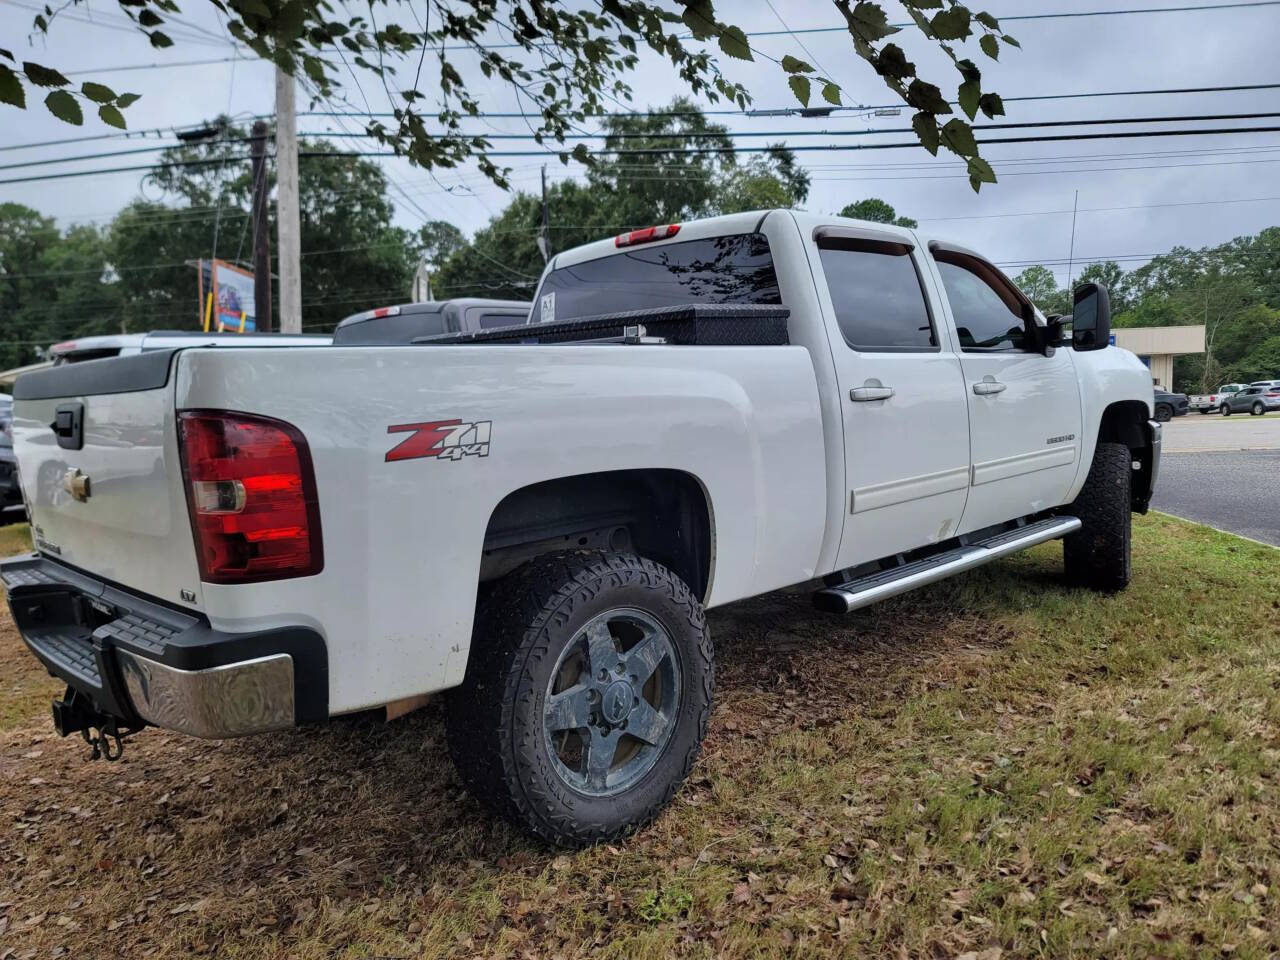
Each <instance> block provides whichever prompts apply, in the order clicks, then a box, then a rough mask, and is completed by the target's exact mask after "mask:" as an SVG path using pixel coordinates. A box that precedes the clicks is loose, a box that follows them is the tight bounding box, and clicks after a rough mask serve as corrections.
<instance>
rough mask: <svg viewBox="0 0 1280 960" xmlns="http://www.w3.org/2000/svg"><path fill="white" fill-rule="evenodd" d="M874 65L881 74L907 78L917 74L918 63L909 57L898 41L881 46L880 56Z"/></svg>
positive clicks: (896, 78)
mask: <svg viewBox="0 0 1280 960" xmlns="http://www.w3.org/2000/svg"><path fill="white" fill-rule="evenodd" d="M872 66H873V67H875V68H876V73H878V74H880V76H882V77H893V78H894V79H895V80H905V79H906V78H907V77H914V76H915V75H916V65H915V64H914V63H912V62H911V61H910V60H908V59H907V55H906V54H905V53H903V51H902V48H901V47H900V46H898V45H897V44H896V43H886V44H885V45H884V46H883V47H881V48H880V56H879V57H877V58H876V61H875V62H874V63H873V64H872Z"/></svg>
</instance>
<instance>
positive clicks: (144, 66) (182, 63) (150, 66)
mask: <svg viewBox="0 0 1280 960" xmlns="http://www.w3.org/2000/svg"><path fill="white" fill-rule="evenodd" d="M257 59H258V58H257V57H211V58H209V59H208V60H174V61H172V62H171V63H126V64H122V65H120V66H116V67H97V68H95V69H93V70H63V71H62V75H63V76H64V77H83V76H86V75H88V74H93V75H95V76H97V75H98V74H102V73H125V72H126V71H130V70H168V69H170V68H175V67H204V66H208V65H210V64H214V63H237V62H241V61H248V60H257ZM261 62H263V63H266V62H268V61H265V60H264V61H261ZM6 149H8V148H6Z"/></svg>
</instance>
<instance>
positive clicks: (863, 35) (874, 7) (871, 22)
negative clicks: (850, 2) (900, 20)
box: [844, 0, 898, 43]
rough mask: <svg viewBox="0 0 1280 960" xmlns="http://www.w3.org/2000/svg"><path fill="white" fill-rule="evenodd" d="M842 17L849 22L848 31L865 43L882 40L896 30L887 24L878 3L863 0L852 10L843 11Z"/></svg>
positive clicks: (887, 21) (882, 9)
mask: <svg viewBox="0 0 1280 960" xmlns="http://www.w3.org/2000/svg"><path fill="white" fill-rule="evenodd" d="M844 18H845V21H846V22H847V23H848V24H849V32H850V33H852V34H853V35H854V36H855V37H857V38H858V39H859V40H865V41H866V42H867V43H872V42H874V41H876V40H883V39H884V38H885V37H887V36H890V35H892V34H895V33H897V32H898V28H897V27H891V26H889V18H888V17H887V16H886V15H885V12H884V8H882V7H881V6H880V4H878V3H868V2H866V0H864V2H862V3H859V4H858V5H857V6H855V7H854V8H853V9H852V10H848V11H845V14H844Z"/></svg>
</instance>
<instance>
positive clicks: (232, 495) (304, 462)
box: [178, 410, 324, 583]
mask: <svg viewBox="0 0 1280 960" xmlns="http://www.w3.org/2000/svg"><path fill="white" fill-rule="evenodd" d="M178 439H179V444H178V445H179V448H180V449H181V451H182V478H183V481H184V482H185V483H186V487H187V507H188V509H189V510H190V512H191V529H192V532H193V534H194V535H195V541H196V553H197V555H198V556H199V558H200V579H202V580H204V581H206V582H208V583H256V582H259V581H262V580H280V579H283V578H285V577H307V576H311V575H312V574H316V573H319V572H320V570H321V569H322V568H323V567H324V551H323V550H322V548H321V542H320V508H319V503H318V501H317V499H316V482H315V473H314V471H313V470H312V467H311V452H310V450H308V449H307V442H306V440H305V439H303V436H302V434H301V433H299V432H298V430H297V428H296V427H293V426H292V425H290V424H287V423H285V422H284V421H282V420H274V419H272V418H270V417H259V416H256V415H253V414H247V413H230V412H223V411H220V410H187V411H183V412H181V413H179V414H178Z"/></svg>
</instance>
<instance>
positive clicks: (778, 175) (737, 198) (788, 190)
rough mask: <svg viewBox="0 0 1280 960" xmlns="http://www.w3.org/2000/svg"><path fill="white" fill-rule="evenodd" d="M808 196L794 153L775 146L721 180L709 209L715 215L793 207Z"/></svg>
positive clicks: (806, 178)
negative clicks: (713, 211) (711, 209)
mask: <svg viewBox="0 0 1280 960" xmlns="http://www.w3.org/2000/svg"><path fill="white" fill-rule="evenodd" d="M808 196H809V174H808V173H806V172H805V171H804V170H803V169H802V168H801V167H799V166H798V165H797V164H796V162H795V154H793V153H792V152H791V151H790V150H788V149H787V148H786V147H784V146H781V145H775V146H772V147H770V148H769V153H768V154H766V155H765V156H762V157H753V158H752V159H750V160H748V161H747V162H746V163H745V164H742V165H740V166H738V167H736V168H735V169H733V170H731V171H729V173H728V174H727V175H726V176H725V177H724V178H723V179H722V180H721V182H720V183H719V185H718V187H717V190H716V198H715V200H714V202H713V206H714V208H715V211H716V212H717V213H741V212H743V211H746V210H772V209H775V208H778V207H783V208H787V207H797V206H799V205H800V204H802V203H804V201H805V198H806V197H808Z"/></svg>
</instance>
